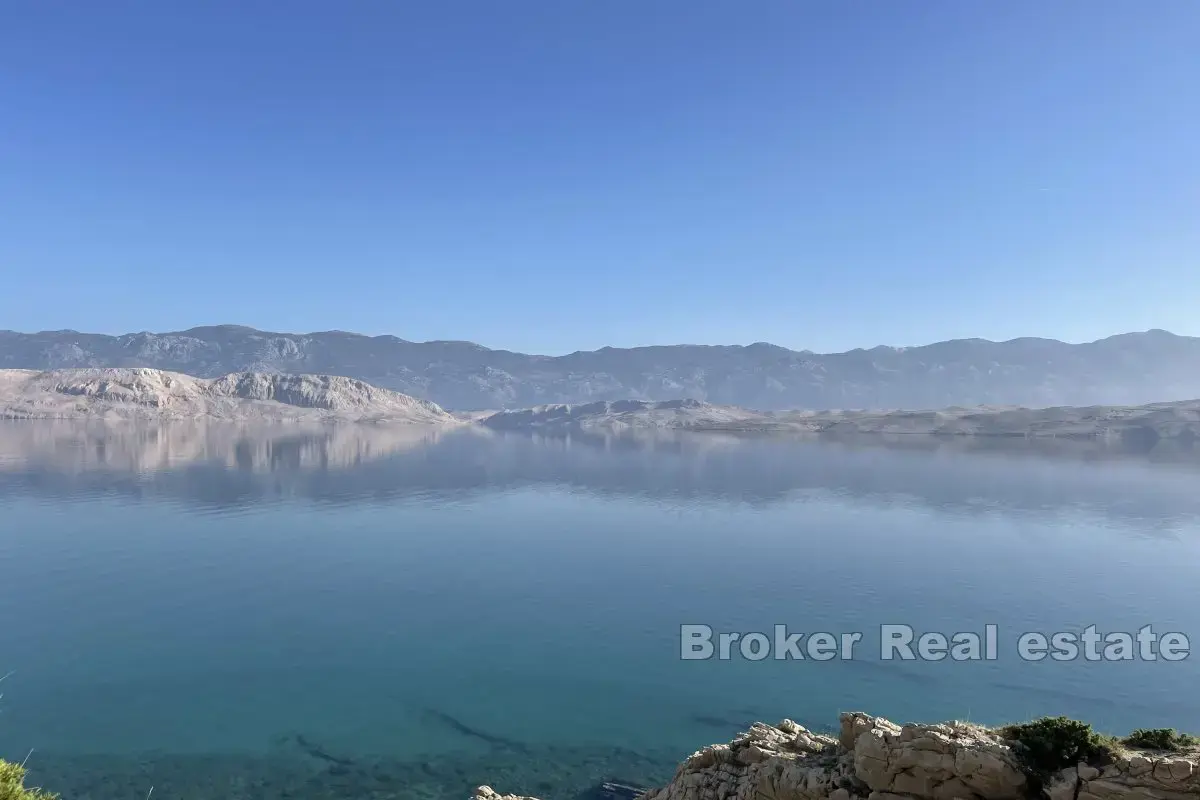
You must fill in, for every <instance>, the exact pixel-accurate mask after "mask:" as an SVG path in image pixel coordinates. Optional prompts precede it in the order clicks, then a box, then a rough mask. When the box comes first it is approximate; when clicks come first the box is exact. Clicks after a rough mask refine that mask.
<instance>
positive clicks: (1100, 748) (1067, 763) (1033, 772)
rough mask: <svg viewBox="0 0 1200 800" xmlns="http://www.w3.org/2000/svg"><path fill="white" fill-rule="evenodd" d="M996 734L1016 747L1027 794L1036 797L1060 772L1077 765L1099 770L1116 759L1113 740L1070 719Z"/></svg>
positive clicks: (1055, 719)
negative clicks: (1025, 780)
mask: <svg viewBox="0 0 1200 800" xmlns="http://www.w3.org/2000/svg"><path fill="white" fill-rule="evenodd" d="M999 733H1000V735H1001V736H1003V737H1004V738H1005V739H1009V740H1011V741H1012V742H1014V744H1015V745H1016V746H1015V747H1014V750H1015V751H1016V755H1017V758H1018V759H1020V761H1021V765H1022V766H1023V767H1024V768H1025V774H1026V777H1027V779H1028V780H1029V789H1030V792H1031V793H1033V794H1035V795H1036V794H1040V793H1041V790H1042V787H1043V786H1044V785H1045V783H1046V781H1047V780H1048V779H1049V778H1050V777H1051V776H1052V775H1053V774H1054V773H1056V772H1058V771H1060V770H1063V769H1066V768H1067V767H1073V766H1075V765H1077V764H1080V763H1083V764H1090V765H1092V766H1094V767H1101V766H1105V765H1107V764H1111V763H1112V762H1113V761H1114V760H1115V756H1116V749H1117V748H1116V741H1115V740H1114V739H1113V738H1112V737H1110V736H1104V735H1103V734H1100V733H1097V732H1096V731H1094V730H1092V726H1091V725H1089V724H1087V723H1086V722H1080V721H1079V720H1074V719H1070V718H1069V717H1042V718H1041V719H1036V720H1034V721H1033V722H1025V723H1022V724H1020V725H1009V726H1007V727H1005V728H1002V729H1001V730H1000V731H999Z"/></svg>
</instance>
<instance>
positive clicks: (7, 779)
mask: <svg viewBox="0 0 1200 800" xmlns="http://www.w3.org/2000/svg"><path fill="white" fill-rule="evenodd" d="M57 796H58V795H53V794H50V793H48V792H43V791H42V790H41V789H27V788H25V768H24V767H22V766H21V765H20V764H13V763H12V762H11V761H5V760H3V759H0V800H55V798H57Z"/></svg>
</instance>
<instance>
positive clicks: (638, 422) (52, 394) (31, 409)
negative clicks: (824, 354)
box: [0, 369, 1200, 446]
mask: <svg viewBox="0 0 1200 800" xmlns="http://www.w3.org/2000/svg"><path fill="white" fill-rule="evenodd" d="M0 418H5V419H108V420H170V419H196V418H203V419H211V420H227V421H237V422H255V421H257V422H312V423H330V422H341V423H345V422H357V423H379V424H392V425H397V424H400V425H424V426H444V427H449V426H472V427H476V428H484V429H488V430H493V431H528V430H542V431H570V430H580V431H597V430H685V431H726V432H739V433H762V434H769V433H776V434H780V433H788V434H808V435H819V436H864V435H866V436H913V435H917V436H922V435H923V436H956V437H961V436H973V437H1005V438H1020V437H1024V438H1039V439H1040V438H1061V439H1103V440H1110V441H1111V440H1116V441H1120V442H1127V443H1128V442H1133V443H1137V444H1139V445H1147V444H1149V445H1153V444H1155V443H1157V442H1160V441H1171V442H1175V443H1179V444H1183V445H1188V446H1190V445H1191V444H1192V443H1194V442H1195V441H1196V440H1197V438H1200V400H1187V401H1180V402H1167V403H1153V404H1148V405H1141V406H1087V407H1051V408H1034V409H1031V408H1020V407H986V406H985V407H975V408H966V407H957V408H944V409H939V410H903V409H894V410H824V411H753V410H749V409H745V408H739V407H736V406H721V405H713V404H710V403H704V402H701V401H698V400H671V401H662V402H649V401H644V400H623V401H612V402H610V401H602V402H595V403H584V404H549V405H540V406H534V407H531V408H526V409H517V410H502V411H494V412H477V411H474V412H460V413H452V412H450V411H447V410H445V409H443V408H441V407H440V406H438V405H436V404H434V403H431V402H429V401H426V400H420V399H417V398H414V397H410V396H408V395H405V394H401V393H399V392H395V391H391V390H389V389H382V388H379V387H377V386H372V385H370V384H368V383H365V382H363V381H359V380H355V379H353V378H345V377H338V376H330V375H283V374H269V373H259V372H243V373H232V374H229V375H224V376H221V377H219V378H196V377H193V376H190V375H184V374H180V373H174V372H164V371H161V370H155V369H68V370H50V371H46V372H37V371H33V370H0Z"/></svg>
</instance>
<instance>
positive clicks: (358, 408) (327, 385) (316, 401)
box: [0, 368, 457, 425]
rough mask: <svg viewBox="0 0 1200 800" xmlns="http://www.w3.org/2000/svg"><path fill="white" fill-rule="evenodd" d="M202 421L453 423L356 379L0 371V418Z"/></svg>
mask: <svg viewBox="0 0 1200 800" xmlns="http://www.w3.org/2000/svg"><path fill="white" fill-rule="evenodd" d="M197 417H204V418H209V419H224V420H238V421H250V420H258V421H264V422H283V421H293V422H296V421H312V422H321V421H353V422H399V423H418V424H443V425H448V424H455V423H457V420H456V419H455V418H454V417H452V416H451V415H450V414H448V413H447V412H445V411H443V410H442V409H441V408H440V407H439V406H437V405H435V404H434V403H430V402H428V401H426V400H418V399H416V398H413V397H409V396H408V395H405V394H400V393H399V392H393V391H391V390H390V389H380V388H378V387H376V386H372V385H370V384H368V383H363V382H362V381H358V380H354V379H353V378H343V377H337V376H331V375H279V374H268V373H261V372H240V373H231V374H229V375H225V376H222V377H220V378H196V377H192V376H191V375H184V374H182V373H178V372H165V371H163V370H157V369H141V368H136V369H65V370H50V371H47V372H37V371H33V370H16V369H10V370H0V418H8V419H89V418H102V419H146V420H151V419H153V420H169V419H187V418H197Z"/></svg>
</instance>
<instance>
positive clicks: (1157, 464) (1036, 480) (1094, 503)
mask: <svg viewBox="0 0 1200 800" xmlns="http://www.w3.org/2000/svg"><path fill="white" fill-rule="evenodd" d="M917 444H925V445H927V446H917ZM1197 465H1200V458H1190V460H1189V458H1188V457H1187V456H1183V457H1180V458H1177V459H1173V460H1168V461H1162V460H1155V459H1154V458H1150V457H1144V456H1143V457H1117V456H1115V455H1113V454H1106V453H1098V452H1091V451H1089V450H1088V449H1086V448H1075V447H1063V448H1061V449H1060V450H1055V451H1046V450H1045V448H1041V449H1039V450H1038V451H1033V450H1029V449H1024V448H1017V447H1008V448H1006V449H1003V450H997V449H991V448H975V449H971V450H968V449H964V448H963V447H962V446H949V445H946V446H938V447H934V446H933V445H932V444H929V443H909V445H908V446H905V447H898V446H881V445H875V446H868V445H852V444H829V443H825V444H822V443H816V442H811V441H798V440H786V439H778V438H776V439H763V438H759V439H753V438H749V439H747V438H729V437H722V436H715V435H712V436H708V435H693V436H675V437H660V438H623V437H609V438H604V437H580V436H574V437H570V438H567V437H559V438H545V437H536V436H527V435H507V436H499V435H486V434H483V433H477V432H461V433H453V434H441V435H437V436H435V435H433V434H430V433H428V432H425V431H411V430H404V431H396V430H387V429H381V430H372V429H354V428H338V429H332V430H330V431H327V432H318V433H313V432H309V433H298V432H295V431H288V430H287V429H275V430H265V431H264V430H255V431H246V430H240V431H239V430H233V429H228V428H219V427H197V426H171V427H166V428H117V429H112V428H109V429H104V428H97V427H88V428H84V427H79V426H72V425H67V424H58V423H54V424H51V423H7V424H4V425H0V612H2V615H3V619H4V623H3V624H4V634H3V637H2V638H0V675H2V674H4V673H7V672H9V671H11V674H10V675H9V676H8V677H7V678H6V679H5V680H4V682H3V683H2V684H0V690H3V698H2V699H0V756H3V757H7V758H10V759H16V760H22V759H24V758H26V756H27V754H28V752H29V750H30V749H31V748H32V749H33V753H32V755H29V760H28V766H29V767H30V769H31V774H30V777H31V783H40V784H42V785H44V786H46V787H47V788H49V789H52V790H56V791H62V792H64V793H67V794H69V795H70V796H73V797H91V798H108V797H112V798H117V797H120V798H141V797H144V796H145V795H146V793H147V791H148V790H149V789H150V787H151V786H154V787H155V789H154V797H155V798H159V797H163V798H167V797H197V798H203V797H213V798H216V797H221V798H232V797H246V798H258V797H261V798H276V797H294V798H305V797H356V798H366V797H378V798H385V797H458V798H462V797H465V796H466V794H465V793H466V792H467V791H469V789H470V788H471V787H473V786H474V785H477V784H479V783H490V784H492V785H494V786H496V788H498V789H501V790H503V791H506V792H507V791H516V792H521V793H535V794H540V795H542V796H549V797H551V798H554V800H557V799H558V798H568V797H574V796H577V795H579V793H580V792H584V791H585V790H587V789H588V788H589V787H590V786H593V785H594V784H595V783H597V782H598V781H600V780H602V779H605V778H615V779H619V780H624V781H631V782H637V783H642V784H645V783H659V782H663V781H665V780H667V779H669V777H670V775H671V774H672V772H673V770H674V765H675V763H676V762H677V761H678V760H679V759H680V758H682V757H684V756H686V755H687V754H688V753H690V752H692V751H693V750H695V749H697V748H699V747H700V746H702V745H704V744H707V743H711V742H715V741H725V740H727V739H728V738H730V736H731V735H732V734H734V733H736V732H737V731H738V730H740V729H742V728H743V727H744V726H745V725H746V724H747V723H748V722H750V721H752V720H760V719H761V720H766V721H772V722H774V721H777V720H779V719H780V718H783V717H791V718H793V719H796V720H798V721H800V722H801V723H802V724H806V725H808V726H809V727H813V728H822V727H826V726H830V725H833V724H835V723H836V719H837V714H838V712H839V711H844V710H856V709H862V710H867V711H871V712H873V713H877V714H883V715H887V716H889V717H892V718H895V719H898V720H901V721H907V720H934V719H942V718H952V717H953V718H970V719H974V720H978V721H982V722H988V723H993V722H1003V721H1011V720H1018V719H1024V718H1029V717H1033V716H1040V715H1043V714H1068V715H1072V716H1078V717H1083V718H1086V719H1088V720H1090V721H1092V722H1093V723H1095V724H1096V725H1097V726H1098V727H1100V728H1103V729H1106V730H1110V731H1114V732H1124V731H1126V730H1128V729H1130V728H1133V727H1143V726H1146V727H1148V726H1173V727H1177V728H1181V729H1192V730H1196V729H1200V696H1198V695H1197V694H1196V692H1195V691H1194V688H1195V686H1196V685H1197V678H1198V677H1200V675H1198V672H1200V670H1198V669H1197V663H1198V662H1200V655H1197V656H1195V657H1190V658H1187V659H1185V660H1182V661H1177V662H1172V663H1167V662H1164V661H1157V662H1143V661H1137V660H1135V661H1122V662H1091V661H1087V660H1085V659H1083V658H1080V659H1078V660H1075V661H1067V662H1057V661H1052V660H1049V659H1047V660H1046V661H1042V662H1037V663H1034V662H1027V661H1023V660H1021V659H1020V658H1019V657H1018V650H1017V638H1018V636H1019V635H1020V634H1021V633H1023V632H1026V631H1043V632H1046V633H1052V632H1057V631H1074V632H1079V631H1082V630H1083V629H1084V628H1085V627H1086V626H1088V625H1091V624H1094V625H1096V626H1097V628H1098V629H1099V630H1100V631H1101V632H1111V631H1128V632H1135V631H1137V629H1139V628H1141V627H1142V626H1145V625H1152V626H1153V628H1154V630H1155V631H1158V632H1168V631H1178V632H1182V633H1184V634H1186V635H1187V636H1189V637H1191V638H1192V639H1193V640H1194V641H1195V643H1196V646H1197V647H1200V610H1198V609H1200V604H1198V603H1197V602H1196V598H1197V583H1198V582H1200V569H1198V567H1200V469H1197ZM693 623H694V624H707V625H710V626H712V627H713V628H714V629H715V630H717V631H737V632H751V631H766V632H768V633H769V632H771V631H772V629H773V627H774V626H775V625H777V624H783V625H787V626H788V627H789V629H790V631H791V632H805V633H808V632H821V631H826V632H832V633H834V634H841V633H852V632H860V633H862V634H863V635H864V636H863V641H862V643H861V644H860V645H859V646H858V647H857V648H856V650H855V656H856V657H855V659H853V660H850V661H843V660H839V659H835V660H832V661H827V662H816V661H813V660H811V659H807V660H804V661H795V660H776V659H773V658H768V659H766V660H763V661H750V660H746V659H743V658H741V657H740V656H738V655H737V654H736V651H737V648H736V646H735V647H734V651H735V657H734V658H733V659H731V660H728V661H722V660H718V659H713V660H709V661H694V660H682V659H681V657H680V649H681V648H680V626H681V625H682V624H693ZM883 624H907V625H911V626H913V628H915V629H916V630H917V631H918V632H920V631H934V632H942V633H945V634H946V635H947V636H949V635H951V634H953V633H956V632H964V631H976V632H979V633H980V634H982V633H983V631H984V626H985V625H988V624H992V625H995V626H997V633H998V635H997V651H998V652H997V656H998V657H997V658H996V659H995V660H990V661H988V660H985V661H975V662H955V661H950V660H946V661H941V662H923V661H919V660H918V661H912V662H908V661H883V660H880V659H879V652H878V646H877V643H878V639H879V626H880V625H883Z"/></svg>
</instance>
